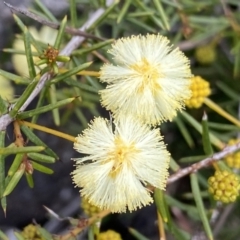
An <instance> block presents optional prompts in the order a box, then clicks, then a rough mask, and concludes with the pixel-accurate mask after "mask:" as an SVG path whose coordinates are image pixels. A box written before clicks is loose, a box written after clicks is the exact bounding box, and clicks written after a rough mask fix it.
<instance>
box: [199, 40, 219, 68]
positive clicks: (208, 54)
mask: <svg viewBox="0 0 240 240" xmlns="http://www.w3.org/2000/svg"><path fill="white" fill-rule="evenodd" d="M195 57H196V59H197V61H198V62H199V63H201V64H203V65H207V64H211V63H213V62H214V61H215V59H216V48H215V47H214V45H213V44H208V45H205V46H199V47H198V48H197V49H196V51H195Z"/></svg>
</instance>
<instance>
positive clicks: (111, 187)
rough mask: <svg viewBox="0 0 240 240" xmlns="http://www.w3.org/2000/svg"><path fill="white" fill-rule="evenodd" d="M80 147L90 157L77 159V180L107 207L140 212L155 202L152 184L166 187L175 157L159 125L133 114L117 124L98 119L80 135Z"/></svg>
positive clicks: (88, 195) (94, 200)
mask: <svg viewBox="0 0 240 240" xmlns="http://www.w3.org/2000/svg"><path fill="white" fill-rule="evenodd" d="M74 149H75V150H77V151H78V152H80V153H82V154H86V155H87V156H85V157H82V158H76V159H74V160H75V161H76V170H74V171H73V173H72V175H73V176H72V178H73V181H74V183H75V184H76V185H77V186H79V187H80V188H82V189H81V190H80V192H81V195H82V196H83V197H86V198H87V199H88V200H89V202H90V203H91V204H93V205H95V206H98V207H99V208H101V209H108V210H110V211H112V212H125V211H126V209H128V210H129V211H133V210H136V209H137V208H141V207H143V206H145V205H148V204H150V203H152V201H153V199H152V197H151V195H150V191H149V190H148V189H147V188H146V185H147V184H150V185H152V186H154V187H157V188H159V189H165V187H166V182H167V177H168V167H169V161H170V155H169V152H168V151H167V150H166V147H165V145H164V143H163V142H162V137H161V135H160V133H159V129H152V130H151V129H150V128H149V127H148V126H147V125H143V124H141V123H140V122H138V121H137V122H136V121H135V120H134V119H133V118H131V117H127V118H120V119H118V122H115V126H114V127H113V126H112V123H111V122H110V121H108V120H106V119H103V118H100V117H99V118H95V119H94V121H92V122H91V124H90V125H89V128H88V129H86V130H85V131H84V132H83V134H82V135H79V136H78V137H77V138H76V142H75V144H74Z"/></svg>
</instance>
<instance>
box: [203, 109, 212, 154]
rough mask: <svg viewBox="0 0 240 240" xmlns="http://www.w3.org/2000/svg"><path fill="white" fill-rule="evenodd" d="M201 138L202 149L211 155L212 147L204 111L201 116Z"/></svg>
mask: <svg viewBox="0 0 240 240" xmlns="http://www.w3.org/2000/svg"><path fill="white" fill-rule="evenodd" d="M202 140H203V149H204V152H205V154H207V155H212V154H213V149H212V145H211V141H210V136H209V130H208V121H207V114H206V113H205V112H204V114H203V118H202Z"/></svg>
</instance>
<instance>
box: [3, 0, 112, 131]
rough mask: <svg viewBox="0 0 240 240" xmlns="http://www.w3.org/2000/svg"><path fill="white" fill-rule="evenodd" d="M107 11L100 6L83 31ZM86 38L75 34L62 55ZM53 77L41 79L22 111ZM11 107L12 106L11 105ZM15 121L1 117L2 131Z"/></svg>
mask: <svg viewBox="0 0 240 240" xmlns="http://www.w3.org/2000/svg"><path fill="white" fill-rule="evenodd" d="M114 2H115V1H114V0H107V1H106V5H107V7H108V6H110V5H112V4H113V3H114ZM104 12H105V9H104V8H99V9H98V10H96V11H95V12H94V13H93V14H92V15H91V17H90V18H89V19H88V21H87V22H86V23H85V24H84V25H83V26H82V27H81V28H80V30H81V31H86V30H87V29H88V28H89V27H90V26H91V25H92V24H93V23H94V22H95V21H96V20H97V19H98V18H100V17H101V16H102V14H103V13H104ZM84 40H85V37H83V36H74V37H72V39H71V40H70V41H69V42H68V44H67V45H66V46H65V48H64V49H63V50H62V51H61V52H60V55H65V56H70V54H71V53H72V51H74V50H76V49H77V48H78V47H79V46H80V44H81V43H82V42H83V41H84ZM62 65H63V63H59V64H58V66H59V67H60V66H62ZM50 78H51V74H50V73H45V74H44V75H43V76H42V77H41V78H40V80H39V83H38V85H37V86H36V88H35V89H34V90H33V92H32V93H31V95H30V96H29V98H28V99H27V100H26V102H25V103H24V104H23V106H22V107H21V108H20V110H19V111H20V112H22V111H24V110H25V109H26V108H27V106H28V105H29V104H30V103H31V102H32V100H33V99H34V98H35V97H36V96H37V95H38V94H39V92H40V91H41V90H42V88H43V87H44V85H45V83H46V82H47V81H48V80H49V79H50ZM10 108H11V107H10ZM12 121H13V119H12V118H11V117H10V116H9V114H5V115H3V116H1V117H0V131H3V130H5V129H6V128H7V126H8V125H9V124H10V123H11V122H12Z"/></svg>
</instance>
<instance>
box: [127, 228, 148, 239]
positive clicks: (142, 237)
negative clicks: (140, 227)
mask: <svg viewBox="0 0 240 240" xmlns="http://www.w3.org/2000/svg"><path fill="white" fill-rule="evenodd" d="M128 231H129V232H130V233H131V234H132V235H133V236H134V237H135V238H136V239H137V240H150V239H149V238H147V237H145V236H144V235H142V234H141V233H140V232H138V231H137V230H136V229H134V228H128Z"/></svg>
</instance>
